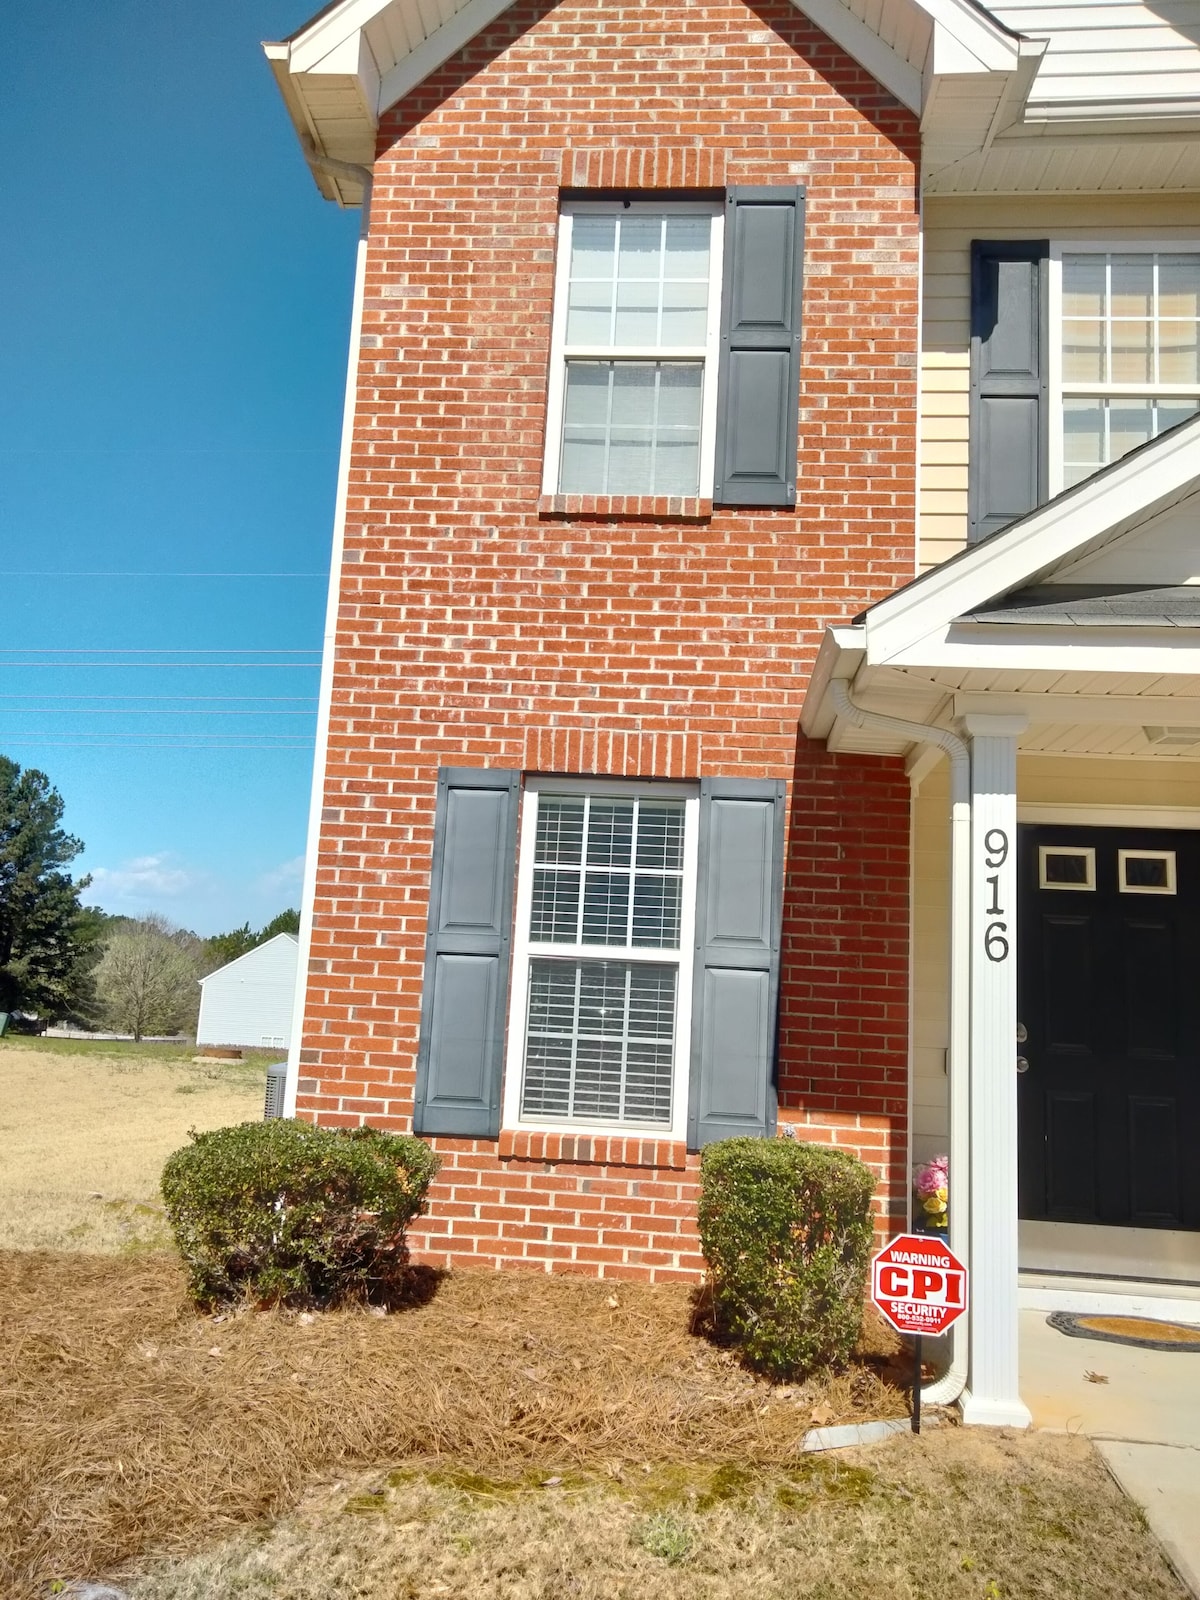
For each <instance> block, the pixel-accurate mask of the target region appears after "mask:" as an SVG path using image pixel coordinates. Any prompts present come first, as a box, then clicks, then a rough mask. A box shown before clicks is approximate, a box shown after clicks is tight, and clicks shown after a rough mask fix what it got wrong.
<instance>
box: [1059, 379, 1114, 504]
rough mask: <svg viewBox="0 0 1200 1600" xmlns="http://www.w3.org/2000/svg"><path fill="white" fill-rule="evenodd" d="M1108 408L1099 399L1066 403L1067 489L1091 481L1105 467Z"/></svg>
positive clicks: (1064, 457)
mask: <svg viewBox="0 0 1200 1600" xmlns="http://www.w3.org/2000/svg"><path fill="white" fill-rule="evenodd" d="M1104 461H1105V455H1104V409H1103V406H1102V404H1101V402H1100V401H1099V400H1064V401H1063V463H1064V466H1065V468H1066V473H1065V476H1066V486H1067V487H1068V488H1070V486H1071V485H1072V484H1074V483H1078V482H1079V481H1080V480H1081V479H1082V478H1090V477H1091V475H1092V473H1093V472H1095V471H1096V469H1097V467H1101V466H1103V465H1104Z"/></svg>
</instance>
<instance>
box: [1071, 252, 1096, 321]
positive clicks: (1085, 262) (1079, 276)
mask: <svg viewBox="0 0 1200 1600" xmlns="http://www.w3.org/2000/svg"><path fill="white" fill-rule="evenodd" d="M1104 275H1105V258H1104V257H1103V256H1094V255H1086V256H1064V257H1063V264H1062V296H1063V315H1064V316H1066V317H1102V316H1104V314H1105V310H1106V306H1105V299H1104Z"/></svg>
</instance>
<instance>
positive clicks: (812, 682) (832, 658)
mask: <svg viewBox="0 0 1200 1600" xmlns="http://www.w3.org/2000/svg"><path fill="white" fill-rule="evenodd" d="M864 644H865V631H864V629H863V628H862V627H861V626H848V627H843V628H826V629H825V636H824V638H823V639H822V640H821V647H820V649H819V650H818V651H817V659H816V660H815V661H814V662H813V669H812V673H811V675H810V676H809V680H808V689H807V690H806V692H805V695H804V709H803V710H802V711H801V713H800V727H801V729H802V731H803V733H804V736H805V738H807V739H826V738H828V736H829V731H830V729H831V728H832V727H833V724H834V720H835V718H834V714H833V711H832V709H831V708H830V707H829V705H828V704H827V702H826V690H827V689H828V688H829V684H830V680H831V679H833V678H845V679H851V678H853V677H854V674H855V673H856V672H857V671H858V668H859V664H860V663H861V661H862V659H863V646H864Z"/></svg>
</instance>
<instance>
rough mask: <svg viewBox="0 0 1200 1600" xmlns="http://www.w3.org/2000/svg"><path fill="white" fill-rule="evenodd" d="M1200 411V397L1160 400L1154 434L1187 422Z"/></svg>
mask: <svg viewBox="0 0 1200 1600" xmlns="http://www.w3.org/2000/svg"><path fill="white" fill-rule="evenodd" d="M1197 411H1200V399H1195V400H1160V401H1159V402H1158V406H1157V416H1156V417H1155V419H1154V421H1155V427H1154V434H1155V437H1156V438H1157V436H1158V435H1159V434H1160V433H1166V431H1167V429H1168V428H1177V427H1178V426H1179V424H1180V423H1181V422H1186V421H1187V419H1188V418H1189V417H1194V416H1195V415H1196V412H1197Z"/></svg>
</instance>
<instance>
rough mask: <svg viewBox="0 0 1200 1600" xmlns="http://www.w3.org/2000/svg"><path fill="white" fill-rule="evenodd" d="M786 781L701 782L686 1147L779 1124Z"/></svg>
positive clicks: (764, 1132)
mask: <svg viewBox="0 0 1200 1600" xmlns="http://www.w3.org/2000/svg"><path fill="white" fill-rule="evenodd" d="M785 794H786V785H784V784H783V783H781V782H777V781H774V780H772V779H745V778H705V779H704V780H703V781H702V782H701V784H700V859H699V868H698V882H697V894H696V973H695V985H694V990H693V996H692V1071H691V1085H690V1093H689V1098H688V1147H689V1149H692V1150H699V1149H701V1148H702V1147H703V1146H704V1145H706V1144H710V1143H711V1142H712V1141H713V1140H714V1139H730V1138H733V1137H734V1136H735V1135H737V1134H758V1135H767V1134H771V1133H773V1132H774V1130H775V1082H774V1077H775V1032H776V1026H775V1024H776V1014H777V1011H778V1007H779V946H780V937H781V932H780V929H781V923H782V920H783V808H784V797H785Z"/></svg>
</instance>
